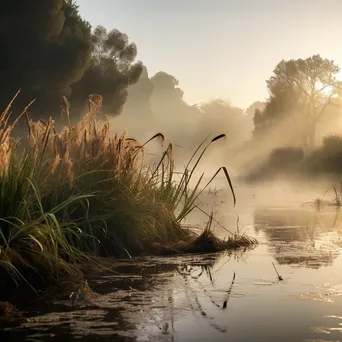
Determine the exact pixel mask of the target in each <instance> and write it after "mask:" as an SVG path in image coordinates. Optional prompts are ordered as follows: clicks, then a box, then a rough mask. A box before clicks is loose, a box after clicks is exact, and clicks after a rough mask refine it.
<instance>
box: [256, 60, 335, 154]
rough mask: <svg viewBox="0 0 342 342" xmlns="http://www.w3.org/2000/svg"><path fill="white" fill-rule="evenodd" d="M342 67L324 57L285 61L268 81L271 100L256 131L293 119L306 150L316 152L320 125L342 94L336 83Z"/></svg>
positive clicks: (258, 122)
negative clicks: (315, 146)
mask: <svg viewBox="0 0 342 342" xmlns="http://www.w3.org/2000/svg"><path fill="white" fill-rule="evenodd" d="M338 72H339V67H338V66H337V65H336V64H335V63H334V62H333V61H330V60H328V59H323V58H322V57H321V56H320V55H314V56H312V57H309V58H307V59H297V60H293V59H292V60H289V61H284V60H283V61H281V62H280V63H279V64H278V65H277V66H276V68H275V70H274V75H273V76H272V77H271V78H270V79H269V80H268V81H267V86H268V89H269V92H270V99H269V101H268V103H267V105H266V108H265V110H264V111H263V112H262V113H261V112H258V113H256V116H255V117H254V122H255V123H257V125H256V126H255V132H257V130H258V129H259V132H260V129H265V127H267V128H270V127H273V126H275V125H277V124H278V123H279V122H280V121H283V120H284V119H287V118H290V119H291V120H292V121H293V125H294V126H296V128H298V130H299V131H300V134H301V135H302V141H303V147H304V148H306V149H312V148H313V147H314V144H315V140H316V125H317V123H318V121H319V120H321V119H322V117H323V116H324V114H325V113H326V109H327V108H328V107H329V106H330V105H331V104H332V99H333V97H334V96H336V95H337V94H338V93H339V89H340V82H337V81H336V77H335V76H336V74H337V73H338Z"/></svg>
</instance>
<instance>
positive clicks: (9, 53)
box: [0, 0, 92, 112]
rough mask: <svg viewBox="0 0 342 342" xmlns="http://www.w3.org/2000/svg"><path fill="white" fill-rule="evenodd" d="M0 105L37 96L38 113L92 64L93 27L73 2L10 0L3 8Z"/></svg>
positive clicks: (65, 92) (0, 21)
mask: <svg viewBox="0 0 342 342" xmlns="http://www.w3.org/2000/svg"><path fill="white" fill-rule="evenodd" d="M0 43H1V47H2V51H1V55H0V75H1V78H2V80H6V81H5V82H2V83H1V86H0V87H1V89H0V103H1V106H2V108H4V107H6V105H7V104H8V102H9V101H10V99H11V98H12V97H13V95H14V94H15V93H16V92H17V90H18V89H19V88H21V89H22V94H21V96H20V98H19V99H18V101H16V104H18V105H20V106H22V105H25V104H27V102H28V101H30V100H31V99H33V98H36V99H37V100H36V103H35V104H34V106H33V108H34V110H35V111H40V112H44V111H45V110H48V109H49V110H51V109H52V108H53V107H54V105H56V106H57V105H58V104H59V101H60V96H62V95H68V94H70V87H71V86H72V85H73V84H74V83H76V82H78V81H79V80H80V79H81V78H82V76H83V74H84V72H85V71H86V70H87V68H88V67H89V65H90V62H91V51H92V42H91V27H90V25H89V23H88V22H87V21H85V20H83V19H82V18H81V16H80V15H79V13H78V7H77V6H76V4H75V3H74V2H73V1H70V0H68V1H65V0H63V1H62V0H49V1H46V0H30V1H7V2H4V3H3V4H2V6H1V12H0Z"/></svg>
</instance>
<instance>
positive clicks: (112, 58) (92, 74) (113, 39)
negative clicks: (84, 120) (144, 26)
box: [71, 26, 143, 114]
mask: <svg viewBox="0 0 342 342" xmlns="http://www.w3.org/2000/svg"><path fill="white" fill-rule="evenodd" d="M92 43H93V52H92V62H91V66H90V68H89V69H88V70H87V71H86V73H85V75H84V77H83V78H82V79H81V81H80V82H79V83H77V84H76V85H75V86H74V87H73V93H72V97H71V101H72V103H75V104H76V105H77V106H78V105H79V103H82V101H83V103H86V98H87V96H88V95H89V94H101V95H102V96H103V99H104V101H103V106H104V109H105V110H106V112H107V113H108V114H119V113H120V112H121V110H122V107H123V105H124V103H125V101H126V99H127V87H128V86H129V85H130V84H135V83H136V82H137V81H138V79H139V77H140V75H141V73H142V70H143V66H142V64H141V63H140V62H137V63H134V61H135V58H136V55H137V48H136V46H135V44H134V43H129V41H128V36H127V35H126V34H124V33H122V32H120V31H119V30H116V29H114V30H112V31H110V32H107V30H106V29H105V28H104V27H102V26H98V27H96V28H95V30H94V32H93V34H92Z"/></svg>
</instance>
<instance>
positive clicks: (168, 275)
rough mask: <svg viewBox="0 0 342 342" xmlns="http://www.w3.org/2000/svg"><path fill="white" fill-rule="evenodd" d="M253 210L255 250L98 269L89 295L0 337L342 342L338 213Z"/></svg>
mask: <svg viewBox="0 0 342 342" xmlns="http://www.w3.org/2000/svg"><path fill="white" fill-rule="evenodd" d="M250 216H252V217H254V223H255V225H254V226H255V227H254V234H255V235H256V236H257V237H258V239H259V240H260V242H261V243H260V245H259V246H257V247H256V248H255V249H253V250H250V251H245V252H243V251H239V252H234V253H230V254H228V253H223V254H218V255H206V256H186V257H177V258H145V259H141V260H135V261H134V262H125V263H122V264H121V266H120V265H117V268H116V271H117V272H118V273H119V274H117V273H115V274H113V273H108V272H96V273H94V274H92V276H91V277H89V278H88V281H89V284H90V286H91V287H92V289H93V290H94V291H95V292H96V293H97V294H98V296H96V297H95V299H94V300H93V301H91V302H90V303H87V304H85V305H83V306H82V305H81V306H80V307H77V308H74V307H72V305H71V303H70V301H69V300H68V299H65V300H56V301H54V305H53V307H52V308H50V309H49V310H39V309H37V308H31V310H30V311H29V313H27V316H29V317H31V322H30V323H25V324H22V325H21V326H20V327H18V328H16V329H11V330H8V331H2V332H1V331H0V341H11V340H12V341H21V340H27V341H46V340H47V339H51V340H52V341H58V342H59V341H71V340H79V341H86V342H88V341H129V342H131V341H196V342H201V341H203V342H207V341H214V342H219V341H234V342H235V341H237V342H250V341H256V342H259V341H260V342H268V341H269V342H274V341H279V342H289V341H307V342H308V341H340V340H341V339H342V336H341V334H342V329H341V327H342V318H341V307H342V285H341V278H340V271H341V267H342V256H341V255H340V246H341V244H340V241H341V240H340V239H341V230H342V228H341V227H342V224H341V223H342V218H341V217H340V215H339V214H336V213H335V212H330V213H329V212H328V213H315V212H314V211H312V210H307V209H300V210H299V209H296V210H289V209H264V208H259V209H256V210H253V211H250V212H249V213H248V220H249V219H250ZM243 220H244V217H243V216H242V215H241V221H243ZM242 223H244V222H242ZM248 223H250V222H248ZM249 233H253V231H249ZM275 260H276V262H275ZM272 262H275V263H276V264H277V263H278V264H277V268H278V270H279V273H280V274H281V275H282V277H283V278H284V280H283V281H279V280H278V278H277V275H276V274H275V271H274V269H273V266H272ZM323 266H325V267H323Z"/></svg>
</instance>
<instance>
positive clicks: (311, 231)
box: [254, 210, 339, 268]
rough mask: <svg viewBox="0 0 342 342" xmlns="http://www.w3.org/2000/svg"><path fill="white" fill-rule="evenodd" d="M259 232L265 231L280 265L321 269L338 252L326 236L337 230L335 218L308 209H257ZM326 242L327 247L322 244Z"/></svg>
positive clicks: (257, 227)
mask: <svg viewBox="0 0 342 342" xmlns="http://www.w3.org/2000/svg"><path fill="white" fill-rule="evenodd" d="M254 218H255V224H256V232H260V231H262V232H263V233H264V234H265V235H266V237H267V240H268V243H269V249H270V252H271V253H272V254H273V255H274V258H275V259H276V260H277V262H278V263H279V264H290V265H298V266H303V267H308V268H319V267H322V266H329V265H332V263H333V261H334V259H335V258H336V257H337V256H338V255H339V250H338V248H337V245H336V244H335V242H334V241H333V240H332V239H331V238H327V235H328V234H329V233H331V232H334V231H335V232H336V230H338V228H335V227H334V226H335V223H336V221H337V220H336V217H334V216H331V215H327V214H318V213H314V212H310V211H309V210H255V212H254ZM323 244H324V246H323Z"/></svg>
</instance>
